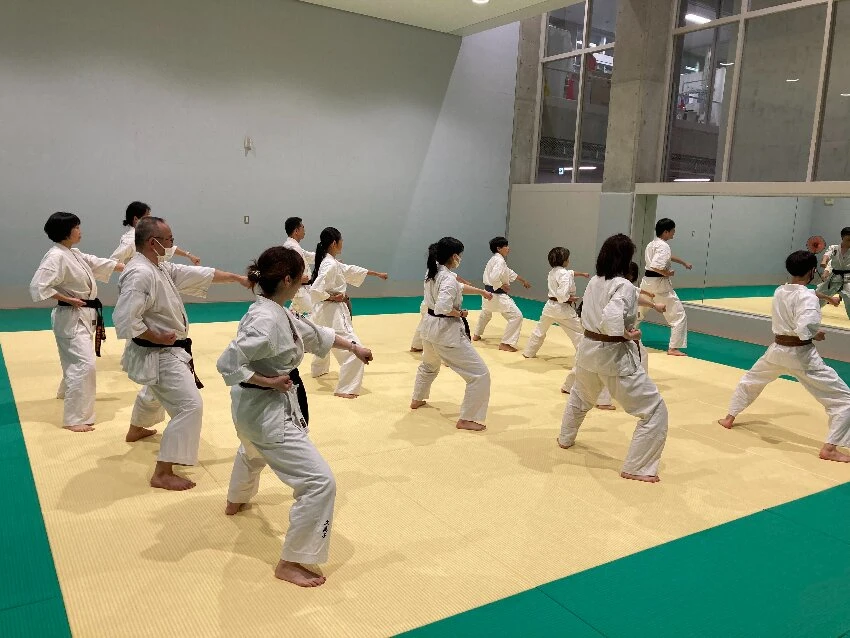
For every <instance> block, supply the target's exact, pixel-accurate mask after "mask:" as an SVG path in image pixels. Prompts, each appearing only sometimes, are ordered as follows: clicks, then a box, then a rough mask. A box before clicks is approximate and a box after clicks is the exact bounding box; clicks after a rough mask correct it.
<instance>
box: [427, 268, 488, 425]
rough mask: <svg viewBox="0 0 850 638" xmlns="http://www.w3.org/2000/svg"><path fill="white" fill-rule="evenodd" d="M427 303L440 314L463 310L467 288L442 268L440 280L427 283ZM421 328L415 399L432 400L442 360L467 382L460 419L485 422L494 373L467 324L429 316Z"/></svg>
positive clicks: (452, 319)
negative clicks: (464, 288)
mask: <svg viewBox="0 0 850 638" xmlns="http://www.w3.org/2000/svg"><path fill="white" fill-rule="evenodd" d="M425 303H426V304H427V308H431V309H432V310H433V311H434V312H435V313H436V314H438V315H444V314H447V313H449V312H451V311H452V310H453V309H454V310H460V308H461V305H462V304H463V285H462V284H461V283H460V282H459V281H458V280H457V275H455V274H454V273H453V272H452V271H450V270H449V269H448V268H446V267H445V266H440V267H439V268H438V270H437V275H436V277H435V278H434V279H433V280H429V281H426V282H425ZM426 313H427V310H426ZM420 325H421V331H422V347H423V351H422V362H421V363H420V364H419V368H418V369H417V371H416V381H415V383H414V386H413V400H414V401H425V400H426V399H428V397H429V396H430V393H431V384H433V383H434V379H436V378H437V375H438V374H439V373H440V361H441V360H442V361H445V362H446V364H448V366H449V368H451V369H452V370H454V371H455V372H457V373H458V374H459V375H460V376H461V377H462V378H463V380H464V381H466V392H465V394H464V396H463V404H462V405H461V406H460V418H461V419H462V420H464V421H475V422H476V423H484V419H485V418H487V405H488V404H489V403H490V371H489V370H488V369H487V364H486V363H484V360H483V359H482V358H481V355H479V354H478V352H477V351H476V350H475V348H473V347H472V342H471V341H470V340H469V338H468V337H467V336H466V332H465V331H464V328H463V321H462V320H461V319H460V318H459V317H432V316H431V315H429V314H426V315H425V317H423V319H422V323H421V324H420Z"/></svg>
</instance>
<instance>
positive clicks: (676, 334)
mask: <svg viewBox="0 0 850 638" xmlns="http://www.w3.org/2000/svg"><path fill="white" fill-rule="evenodd" d="M675 235H676V223H675V222H674V221H673V220H672V219H667V218H666V217H665V218H664V219H659V220H658V221H657V222H656V224H655V239H653V240H652V241H651V242H649V244H647V246H646V252H645V253H644V257H645V260H646V272H645V273H644V277H643V281H641V283H640V288H641V290H646V291H648V292H651V293H652V294H653V295H655V301H656V302H657V303H660V304H663V305H664V306H665V308H666V309H667V310H666V311H665V312H664V313H663V315H664V319H665V321H666V322H667V324H668V325H669V326H670V345H669V346H668V348H667V354H669V355H673V356H677V357H686V356H687V355H686V354H685V353H684V352H682V351H681V348H687V347H688V318H687V316H686V315H685V307H684V306H683V305H682V302H681V301H679V296H678V295H677V294H676V291H675V290H673V283H672V282H671V281H670V279H671V278H672V277H673V275H675V274H676V273H675V272H674V271H673V270H672V269H671V265H672V264H671V262H673V263H677V264H681V265H682V266H684V267H685V268H687V269H688V270H690V269H691V268H693V266H692V265H691V264H689V263H688V262H686V261H685V260H684V259H680V258H679V257H676V256H675V255H673V254H672V252H671V251H670V246H669V245H668V244H667V242H668V241H670V240H671V239H673V237H675ZM644 313H645V311H644V310H641V319H643V318H644V316H645V315H644Z"/></svg>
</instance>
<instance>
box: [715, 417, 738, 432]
mask: <svg viewBox="0 0 850 638" xmlns="http://www.w3.org/2000/svg"><path fill="white" fill-rule="evenodd" d="M717 422H718V423H719V424H720V425H722V426H723V427H724V428H726V429H727V430H731V429H732V425H733V424H734V423H735V417H733V416H732V415H731V414H727V415H726V417H725V418H722V419H717Z"/></svg>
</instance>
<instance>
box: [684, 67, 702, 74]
mask: <svg viewBox="0 0 850 638" xmlns="http://www.w3.org/2000/svg"><path fill="white" fill-rule="evenodd" d="M685 71H693V72H694V73H696V72H697V71H699V69H697V68H696V67H693V66H686V67H685Z"/></svg>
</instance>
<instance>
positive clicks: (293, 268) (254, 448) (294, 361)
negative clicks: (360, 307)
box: [216, 246, 372, 587]
mask: <svg viewBox="0 0 850 638" xmlns="http://www.w3.org/2000/svg"><path fill="white" fill-rule="evenodd" d="M304 267H305V265H304V261H303V259H302V258H301V256H300V254H299V253H298V252H297V251H294V250H291V249H289V248H284V247H282V246H276V247H274V248H269V249H268V250H266V251H265V252H264V253H263V254H262V255H260V258H259V259H258V260H257V261H256V262H255V263H254V264H252V265H251V266H250V267H249V269H248V279H249V280H250V282H251V284H252V285H254V286H257V285H258V286H259V287H260V291H259V294H258V295H257V300H256V301H255V302H254V303H253V304H252V305H251V307H250V308H248V312H247V313H246V314H245V316H244V317H243V318H242V320H241V321H240V322H239V328H238V329H237V332H236V338H235V339H234V340H233V341H232V342H231V343H230V345H229V346H227V349H226V350H225V351H224V352H223V353H222V355H221V356H220V357H219V359H218V363H217V364H216V365H217V368H218V371H219V372H220V373H221V375H222V377H224V381H225V383H226V384H227V385H229V386H232V387H231V390H230V397H231V401H232V410H231V411H232V415H233V423H234V424H235V426H236V433H237V435H238V436H239V440H240V441H241V445H240V446H239V449H238V451H237V452H236V459H235V461H234V462H233V472H232V474H231V476H230V489H229V490H228V494H227V506H226V508H225V513H226V514H228V515H233V514H236V513H237V512H239V511H240V510H241V509H243V508H244V506H245V504H246V503H248V501H250V500H251V498H252V497H253V496H255V495H256V494H257V490H258V488H259V483H260V473H261V472H262V470H263V468H264V467H265V466H266V465H268V466H269V467H271V469H272V471H273V472H274V473H275V474H276V475H277V477H278V478H279V479H280V480H281V481H283V482H284V483H286V484H287V485H288V486H289V487H291V488H292V489H293V492H294V496H295V504H294V505H293V506H292V509H291V510H290V513H289V530H288V531H287V532H286V540H285V542H284V544H283V554H282V557H281V560H280V561H279V562H278V564H277V566H276V568H275V576H276V577H277V578H280V579H281V580H286V581H289V582H291V583H295V584H296V585H300V586H301V587H315V586H318V585H321V584H323V583H324V582H325V578H324V577H323V576H321V575H319V574H317V573H315V572H313V571H310V570H309V569H307V568H306V567H304V565H315V564H319V563H324V562H326V561H327V559H328V547H329V544H330V534H331V527H332V524H333V509H334V498H335V496H336V481H335V479H334V476H333V473H332V472H331V469H330V467H328V464H327V463H326V462H325V460H324V459H323V458H322V456H321V454H319V452H318V450H316V448H315V446H314V445H313V443H312V442H311V441H310V438H309V437H308V432H309V429H308V426H307V422H306V421H307V419H306V416H305V414H304V410H303V409H302V406H301V403H302V401H301V399H300V398H299V397H298V394H297V392H296V387H295V386H294V383H300V380H301V377H300V375H299V374H298V369H297V366H298V364H299V363H301V360H302V359H303V358H304V353H305V352H312V353H314V354H316V355H318V356H324V355H327V354H328V352H330V350H331V348H332V347H333V348H338V349H342V350H345V351H347V352H350V353H351V354H353V355H354V356H355V357H357V358H358V359H359V360H360V361H361V362H362V363H363V364H367V363H369V362H370V361H371V360H372V353H371V352H370V351H369V349H367V348H364V347H363V346H359V345H356V344H354V343H351V342H350V341H348V340H347V339H344V338H343V337H340V336H339V335H337V334H335V333H334V331H333V329H331V328H325V327H322V326H317V325H315V324H314V323H312V322H311V321H309V320H307V319H304V318H301V317H298V316H296V315H294V314H293V313H292V312H290V311H289V310H286V309H285V308H284V304H285V303H286V302H288V301H290V300H291V299H292V298H293V297H294V296H295V295H296V294H297V293H298V291H299V290H300V289H301V279H302V274H303V272H304ZM304 401H306V395H305V396H304ZM305 405H306V404H305Z"/></svg>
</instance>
